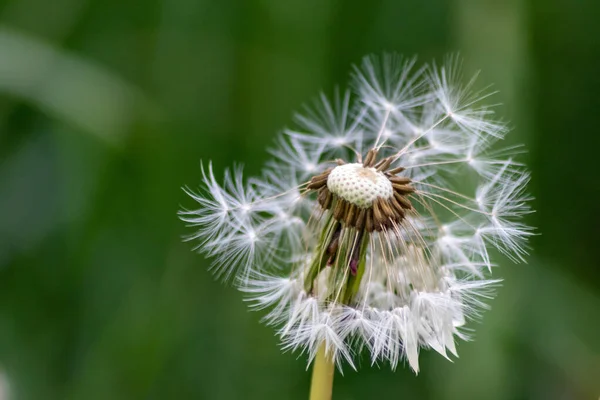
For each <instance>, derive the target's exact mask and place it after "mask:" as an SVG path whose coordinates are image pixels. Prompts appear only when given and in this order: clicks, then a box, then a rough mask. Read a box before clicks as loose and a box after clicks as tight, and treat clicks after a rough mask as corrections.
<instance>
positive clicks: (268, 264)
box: [180, 54, 532, 398]
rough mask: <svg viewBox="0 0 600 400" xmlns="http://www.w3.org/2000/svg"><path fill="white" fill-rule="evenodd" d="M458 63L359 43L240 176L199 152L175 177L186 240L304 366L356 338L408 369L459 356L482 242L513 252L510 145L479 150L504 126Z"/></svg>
mask: <svg viewBox="0 0 600 400" xmlns="http://www.w3.org/2000/svg"><path fill="white" fill-rule="evenodd" d="M460 77H461V74H460V63H459V61H458V59H457V58H456V57H451V58H449V59H448V60H447V62H446V63H444V64H443V66H442V67H440V68H438V67H436V66H435V64H434V65H433V66H425V67H423V68H420V69H415V61H414V60H413V59H410V60H406V59H403V58H402V57H400V56H398V55H390V54H386V55H383V56H382V57H381V58H379V57H373V56H369V57H365V58H364V60H363V62H362V64H361V66H360V67H357V68H355V70H354V72H353V75H352V84H351V87H352V89H353V92H349V91H347V92H343V93H342V92H340V91H336V92H335V95H334V100H333V101H332V102H330V101H329V100H327V98H326V97H325V96H321V97H320V98H319V100H318V102H317V103H316V106H315V107H314V108H307V114H306V115H303V116H297V117H296V120H297V121H298V127H297V128H295V129H290V130H286V131H284V133H283V134H282V135H281V136H280V137H279V138H278V140H277V141H276V147H275V148H274V149H272V151H271V153H272V154H273V155H274V157H275V159H274V160H273V161H270V162H268V163H267V165H266V167H265V169H264V172H263V174H262V176H260V177H255V178H251V179H249V180H248V181H247V182H246V183H244V180H243V179H242V171H241V170H240V169H235V170H234V171H233V172H228V173H226V175H225V180H224V183H223V184H222V185H220V184H219V183H217V180H216V179H215V177H214V173H213V169H212V167H211V166H210V164H209V167H208V170H207V171H204V179H203V183H202V187H201V190H200V192H199V193H192V192H191V191H189V190H187V192H188V193H189V194H190V195H191V196H192V197H193V198H194V199H195V200H196V201H197V202H198V203H199V204H200V208H198V209H195V210H190V211H186V210H184V211H181V213H180V217H181V219H183V220H184V221H186V222H187V223H189V224H190V225H191V226H194V227H196V228H197V232H196V233H194V234H192V235H191V236H190V240H198V241H199V244H198V248H199V249H200V250H202V251H203V252H204V253H205V254H206V255H208V256H211V257H213V258H214V263H213V267H212V268H213V270H214V271H215V273H216V274H217V275H218V276H219V277H222V278H223V279H225V280H229V281H233V282H234V284H235V285H236V286H238V287H239V288H240V290H242V291H243V292H245V293H246V294H247V296H248V300H249V301H250V303H251V307H252V308H254V309H259V310H263V309H267V310H268V311H267V314H266V315H265V317H264V321H265V322H266V323H267V324H270V325H274V326H276V327H277V334H278V335H279V337H280V338H281V341H282V346H283V348H284V349H285V350H298V351H301V352H305V353H306V354H307V355H308V360H309V364H310V363H311V362H312V361H313V360H315V358H316V359H317V361H316V363H317V365H316V367H315V371H314V375H313V380H316V381H319V382H320V381H323V379H324V378H323V376H332V375H331V374H332V372H331V371H332V370H331V368H332V367H331V366H332V365H333V364H334V363H335V364H337V365H338V367H339V369H340V370H341V369H342V367H343V365H345V364H347V365H349V366H350V367H352V368H357V367H358V365H357V364H358V363H357V360H358V355H359V353H361V352H366V353H367V354H369V356H370V360H371V362H372V363H373V364H375V363H380V362H385V363H387V364H389V365H390V367H391V368H392V369H395V368H396V367H397V365H398V364H399V363H401V362H403V361H406V362H407V363H408V365H409V366H410V368H412V370H413V371H414V372H415V373H417V372H418V371H419V352H420V351H421V349H433V350H435V351H436V352H438V353H440V354H441V355H442V356H444V357H446V358H450V355H453V356H457V349H456V343H455V338H456V337H458V338H461V339H468V338H469V335H468V334H467V331H466V330H465V325H466V323H467V322H468V321H469V320H471V319H474V318H477V317H479V316H480V312H481V310H482V309H485V308H486V303H485V301H486V300H488V299H490V298H491V297H492V295H493V289H494V287H495V286H497V284H498V283H499V281H498V280H492V279H489V278H487V276H488V275H489V274H490V272H491V270H492V267H493V266H494V264H493V263H492V261H491V257H490V254H489V251H490V249H492V248H496V249H499V250H500V251H501V252H502V253H504V254H505V255H507V256H508V257H510V258H511V259H513V260H514V261H522V260H523V259H524V257H525V256H526V254H527V239H528V237H529V236H530V235H531V234H532V229H531V228H530V227H528V226H527V225H525V224H524V223H523V222H521V217H522V216H523V215H525V214H527V213H529V212H531V210H530V208H529V206H528V205H527V203H528V201H529V200H530V198H529V197H528V196H527V194H526V193H525V187H526V185H527V182H528V180H529V174H528V173H527V171H525V170H524V168H523V165H522V164H520V163H518V162H516V161H513V157H514V155H515V154H517V153H520V152H522V149H521V148H520V147H514V146H513V147H509V148H506V149H503V150H493V151H492V150H491V146H492V145H493V144H495V143H497V142H498V141H500V140H502V138H503V136H504V134H505V133H506V131H507V129H506V127H505V125H504V124H503V123H502V122H500V121H497V120H494V119H493V111H492V110H491V109H490V108H489V107H486V106H485V105H483V104H481V100H483V99H486V98H487V97H488V96H489V94H490V93H488V92H473V91H472V87H473V85H474V83H473V81H470V82H469V83H468V84H467V85H466V86H462V85H461V83H460ZM324 366H325V367H324ZM327 366H329V367H327ZM328 371H329V372H328ZM330 383H331V382H329V383H327V382H325V383H324V384H323V385H320V384H315V383H313V389H314V390H316V391H317V392H318V390H319V389H318V388H319V387H322V388H325V389H324V390H325V392H327V391H330V390H331V388H330ZM317 396H318V394H317V393H313V397H314V398H318V397H317ZM325 397H326V395H325Z"/></svg>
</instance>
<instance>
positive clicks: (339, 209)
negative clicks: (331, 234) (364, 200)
mask: <svg viewBox="0 0 600 400" xmlns="http://www.w3.org/2000/svg"><path fill="white" fill-rule="evenodd" d="M345 203H346V202H345V201H344V200H343V199H341V198H339V197H337V196H336V201H335V206H334V208H333V218H335V219H337V220H338V221H339V220H340V219H341V218H342V216H343V215H344V208H345V207H346V204H345Z"/></svg>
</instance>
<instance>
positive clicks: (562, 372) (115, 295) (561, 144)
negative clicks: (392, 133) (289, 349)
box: [0, 0, 600, 400]
mask: <svg viewBox="0 0 600 400" xmlns="http://www.w3.org/2000/svg"><path fill="white" fill-rule="evenodd" d="M599 16H600V3H599V2H598V1H597V0H510V1H493V0H485V1H484V0H455V1H443V0H404V1H399V0H373V1H368V2H367V1H364V2H363V1H344V0H288V1H283V0H248V1H237V2H236V1H207V0H162V1H160V0H125V1H123V0H104V1H100V0H53V1H47V0H3V1H0V400H6V399H305V398H307V394H308V384H309V378H310V376H309V373H307V372H306V371H305V360H304V358H303V357H299V359H298V356H297V355H295V354H289V353H286V354H281V352H280V350H279V348H278V344H277V341H276V339H275V338H274V337H273V331H272V329H271V328H269V327H265V326H263V325H261V324H260V323H259V317H260V315H258V314H256V313H249V312H248V311H247V308H246V305H245V304H244V303H243V302H242V301H241V295H240V293H238V292H237V291H236V290H234V289H232V288H230V287H225V286H223V285H221V284H220V283H218V282H215V281H214V280H213V278H212V277H211V275H210V273H208V272H207V271H206V267H207V264H208V262H207V261H205V260H204V259H203V257H202V256H200V255H197V254H194V253H193V252H191V251H190V247H191V246H190V245H189V244H187V243H182V242H181V239H180V238H181V236H182V235H184V234H186V233H189V231H187V230H186V229H185V228H184V225H183V223H181V222H180V221H178V219H177V217H176V213H177V210H178V209H179V208H180V206H181V205H185V206H188V207H191V206H192V205H193V204H192V202H191V200H190V199H188V198H186V196H185V195H184V194H183V192H182V191H181V190H180V187H181V186H183V185H186V184H189V185H190V186H192V187H194V186H195V185H196V184H197V183H199V181H200V177H201V174H200V168H199V167H200V160H209V159H212V160H213V162H214V164H215V167H216V170H217V171H218V172H219V174H220V172H221V171H222V170H223V168H225V167H226V166H229V165H231V164H232V163H233V162H236V161H239V162H243V163H244V164H245V166H246V172H247V173H249V174H253V173H258V172H259V170H260V167H261V165H262V163H263V162H264V161H265V160H266V159H267V158H268V155H267V152H266V150H265V148H266V147H267V146H268V145H270V144H271V142H272V139H273V137H274V135H275V134H276V132H277V131H278V130H279V129H281V128H282V127H284V126H286V125H289V124H290V123H291V115H292V112H293V111H294V110H298V109H300V108H301V105H302V104H303V103H305V102H308V101H310V100H311V99H312V98H313V97H314V96H316V95H317V94H318V92H319V91H320V90H324V91H326V92H331V90H332V89H333V87H334V86H335V85H336V84H340V85H345V83H346V81H347V76H348V75H347V74H348V71H349V70H350V65H351V64H352V63H356V62H359V61H360V58H361V57H362V56H363V55H365V54H368V53H379V52H381V51H384V50H387V51H397V52H400V53H403V54H406V55H413V54H417V55H419V58H420V60H422V61H429V60H431V59H433V58H436V59H438V60H440V59H441V58H442V57H443V56H444V55H445V54H447V53H448V52H455V51H459V52H460V53H461V54H462V56H463V57H464V59H465V66H466V70H467V72H469V73H473V72H475V71H476V70H478V69H481V70H482V75H481V83H482V84H487V83H494V88H495V89H497V90H499V91H500V94H499V95H497V96H496V100H497V101H499V102H501V103H503V105H502V106H501V107H500V108H499V110H498V111H499V113H500V115H502V116H503V117H505V118H506V119H508V120H510V121H511V124H512V126H514V130H513V132H512V133H511V134H510V135H509V138H508V142H509V143H517V142H522V143H525V144H526V145H527V147H528V149H529V153H528V154H527V155H526V156H525V161H526V162H527V163H528V164H529V166H530V168H531V169H532V172H533V179H532V184H531V187H530V191H531V192H532V193H533V195H534V196H535V197H536V201H535V203H534V208H535V209H536V210H537V213H535V214H533V215H532V216H531V218H530V219H529V222H530V223H531V224H532V225H535V226H537V227H538V232H539V233H541V235H539V236H536V237H535V238H534V239H533V241H532V244H533V247H534V251H533V253H532V255H531V257H530V259H529V263H528V264H526V265H512V264H510V263H509V262H506V261H504V262H501V264H502V268H499V269H496V275H497V276H500V277H503V278H504V284H503V287H501V288H500V290H499V294H498V297H497V299H496V300H494V301H493V302H492V311H490V312H487V313H486V314H485V315H484V320H483V323H482V324H475V325H473V326H472V327H473V328H475V329H476V332H475V333H476V340H475V341H473V342H468V343H464V342H463V343H460V344H459V353H460V358H459V359H457V360H455V361H454V363H450V362H448V361H446V360H444V359H443V358H442V357H440V356H439V355H438V354H433V353H429V352H423V353H422V356H421V370H422V372H421V373H420V374H419V376H417V377H415V376H414V375H413V373H412V372H411V371H410V370H409V369H408V368H399V369H398V370H397V371H396V372H395V373H392V372H390V371H389V370H388V368H386V367H383V368H382V369H378V368H369V367H368V366H367V365H366V364H367V363H366V362H364V363H363V364H365V365H364V366H363V368H361V369H360V371H359V372H358V373H357V372H353V371H350V370H348V371H346V373H345V375H344V376H341V375H339V374H338V375H337V376H336V380H335V386H334V398H335V399H378V398H398V399H597V398H598V396H600V340H599V339H600V262H599V261H598V258H599V257H598V253H595V250H598V248H599V243H598V241H599V239H600V233H599V230H600V217H599V215H600V212H599V211H598V204H599V199H600V174H599V172H600V167H599V159H600V158H599V157H598V155H597V154H598V153H597V152H598V151H599V149H600V140H599V138H600V131H599V126H600V124H599V123H598V116H599V115H600V95H599V93H600V23H599V22H598V17H599Z"/></svg>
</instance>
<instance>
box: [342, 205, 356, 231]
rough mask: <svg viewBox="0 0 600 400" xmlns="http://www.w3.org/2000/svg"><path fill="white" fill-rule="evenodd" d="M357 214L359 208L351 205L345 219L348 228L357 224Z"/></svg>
mask: <svg viewBox="0 0 600 400" xmlns="http://www.w3.org/2000/svg"><path fill="white" fill-rule="evenodd" d="M349 204H350V203H349ZM356 212H357V207H356V206H355V205H354V204H350V207H348V212H347V214H346V217H345V219H344V222H345V223H346V226H354V225H355V223H356Z"/></svg>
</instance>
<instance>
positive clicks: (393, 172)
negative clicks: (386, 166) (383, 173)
mask: <svg viewBox="0 0 600 400" xmlns="http://www.w3.org/2000/svg"><path fill="white" fill-rule="evenodd" d="M405 169H406V168H404V167H396V168H393V169H390V170H389V171H387V173H388V174H390V175H396V174H399V173H400V172H402V171H404V170H405Z"/></svg>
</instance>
